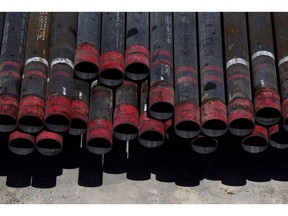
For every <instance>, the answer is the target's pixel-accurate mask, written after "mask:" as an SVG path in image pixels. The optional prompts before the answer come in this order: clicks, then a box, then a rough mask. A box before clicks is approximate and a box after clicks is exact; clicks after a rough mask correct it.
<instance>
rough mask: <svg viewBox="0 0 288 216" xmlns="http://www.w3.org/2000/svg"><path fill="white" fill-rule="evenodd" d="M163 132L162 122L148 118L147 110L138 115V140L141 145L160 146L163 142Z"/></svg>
mask: <svg viewBox="0 0 288 216" xmlns="http://www.w3.org/2000/svg"><path fill="white" fill-rule="evenodd" d="M164 134H165V128H164V123H163V122H161V121H158V120H156V119H152V118H149V117H148V116H147V112H143V113H142V114H141V115H140V117H139V132H138V141H139V143H140V144H141V145H143V146H145V147H148V148H155V147H158V146H161V145H162V144H163V143H164Z"/></svg>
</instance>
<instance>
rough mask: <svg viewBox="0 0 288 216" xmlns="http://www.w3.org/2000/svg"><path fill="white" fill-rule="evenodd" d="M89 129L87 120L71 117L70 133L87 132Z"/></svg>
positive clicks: (79, 133) (75, 134)
mask: <svg viewBox="0 0 288 216" xmlns="http://www.w3.org/2000/svg"><path fill="white" fill-rule="evenodd" d="M86 131H87V122H86V121H83V120H82V119H76V118H75V119H74V118H72V119H71V126H70V129H69V134H71V135H74V136H77V135H81V134H84V133H86Z"/></svg>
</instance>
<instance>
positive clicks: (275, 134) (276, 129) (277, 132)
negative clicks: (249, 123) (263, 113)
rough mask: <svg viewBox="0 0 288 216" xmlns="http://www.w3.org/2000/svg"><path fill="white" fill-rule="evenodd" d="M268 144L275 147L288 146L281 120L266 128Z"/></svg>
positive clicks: (287, 135) (285, 147)
mask: <svg viewBox="0 0 288 216" xmlns="http://www.w3.org/2000/svg"><path fill="white" fill-rule="evenodd" d="M268 132H269V142H270V145H271V146H272V147H274V148H277V149H287V148H288V132H287V131H286V130H284V128H283V125H282V122H281V123H277V124H275V125H273V126H271V127H270V128H269V130H268Z"/></svg>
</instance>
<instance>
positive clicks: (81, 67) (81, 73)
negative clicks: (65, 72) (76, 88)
mask: <svg viewBox="0 0 288 216" xmlns="http://www.w3.org/2000/svg"><path fill="white" fill-rule="evenodd" d="M74 71H75V72H74V73H75V74H76V76H78V77H80V78H81V79H85V80H86V79H93V78H95V77H97V75H98V72H99V68H98V66H97V65H96V64H94V63H92V62H88V61H84V62H79V63H78V64H76V65H75V67H74Z"/></svg>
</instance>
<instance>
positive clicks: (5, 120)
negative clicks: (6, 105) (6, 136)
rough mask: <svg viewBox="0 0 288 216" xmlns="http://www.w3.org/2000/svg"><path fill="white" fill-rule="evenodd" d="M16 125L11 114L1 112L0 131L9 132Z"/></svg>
mask: <svg viewBox="0 0 288 216" xmlns="http://www.w3.org/2000/svg"><path fill="white" fill-rule="evenodd" d="M16 127H17V124H16V119H15V118H13V117H12V116H9V115H5V114H1V115H0V131H1V132H11V131H13V130H15V129H16Z"/></svg>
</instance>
